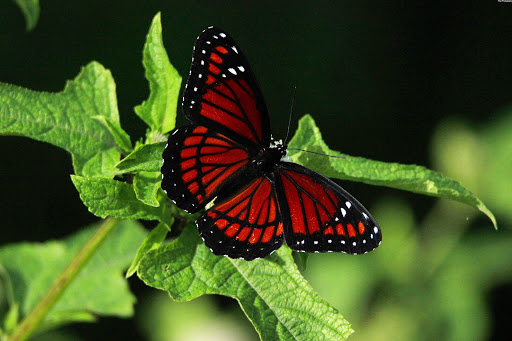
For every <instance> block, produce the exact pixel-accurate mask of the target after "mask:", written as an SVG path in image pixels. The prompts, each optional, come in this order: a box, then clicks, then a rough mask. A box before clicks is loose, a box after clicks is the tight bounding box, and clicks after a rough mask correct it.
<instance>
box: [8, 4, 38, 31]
mask: <svg viewBox="0 0 512 341" xmlns="http://www.w3.org/2000/svg"><path fill="white" fill-rule="evenodd" d="M14 2H16V3H17V4H18V6H19V8H20V9H21V11H22V12H23V15H24V16H25V21H26V22H27V31H31V30H32V29H33V28H34V27H35V26H36V24H37V20H38V19H39V0H14Z"/></svg>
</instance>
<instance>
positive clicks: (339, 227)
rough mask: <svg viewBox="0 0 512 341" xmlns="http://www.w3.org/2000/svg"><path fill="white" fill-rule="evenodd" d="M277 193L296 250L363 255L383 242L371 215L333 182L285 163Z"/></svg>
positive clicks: (278, 174)
mask: <svg viewBox="0 0 512 341" xmlns="http://www.w3.org/2000/svg"><path fill="white" fill-rule="evenodd" d="M276 190H277V195H278V199H279V205H280V207H281V215H282V218H283V223H284V226H285V239H286V243H287V244H288V246H289V247H290V248H291V249H292V250H296V251H305V252H326V251H335V252H345V253H350V254H362V253H366V252H369V251H371V250H373V249H375V248H376V247H377V246H378V245H379V244H380V243H381V240H382V234H381V231H380V228H379V226H378V225H377V223H376V222H375V220H374V219H373V217H372V216H371V215H370V213H369V212H368V211H367V210H366V208H364V206H363V205H361V204H360V203H359V202H358V201H357V200H356V199H355V198H354V197H352V196H351V195H350V194H349V193H347V192H346V191H345V190H344V189H342V188H341V187H340V186H339V185H338V184H336V183H335V182H333V181H332V180H330V179H328V178H326V177H324V176H322V175H320V174H318V173H316V172H314V171H312V170H310V169H307V168H305V167H302V166H300V165H297V164H294V163H288V162H282V163H281V164H280V165H279V166H278V170H277V171H276Z"/></svg>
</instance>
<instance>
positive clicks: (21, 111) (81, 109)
mask: <svg viewBox="0 0 512 341" xmlns="http://www.w3.org/2000/svg"><path fill="white" fill-rule="evenodd" d="M98 116H104V117H105V118H106V120H108V122H109V123H112V124H119V114H118V111H117V100H116V91H115V83H114V80H113V79H112V75H111V74H110V71H108V70H106V69H105V68H104V67H103V66H101V65H100V64H99V63H96V62H92V63H90V64H89V65H87V66H86V67H84V68H83V69H82V71H81V72H80V74H79V75H78V76H77V77H76V78H75V79H74V80H72V81H69V82H68V83H67V84H66V87H65V88H64V90H63V91H62V92H59V93H47V92H38V91H32V90H28V89H24V88H21V87H18V86H14V85H10V84H3V83H0V134H2V135H22V136H27V137H30V138H33V139H35V140H38V141H43V142H48V143H51V144H53V145H56V146H58V147H60V148H63V149H66V150H67V151H69V152H70V153H71V154H72V156H73V165H74V168H75V173H76V174H78V175H84V176H95V175H101V176H106V177H112V176H113V175H114V165H115V164H116V163H117V162H119V157H120V154H119V152H118V150H117V149H118V147H117V145H116V140H115V139H114V137H113V136H112V134H111V133H110V131H109V129H107V128H106V127H105V126H104V125H103V124H102V123H100V122H99V121H98V118H97V117H98Z"/></svg>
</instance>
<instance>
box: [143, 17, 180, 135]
mask: <svg viewBox="0 0 512 341" xmlns="http://www.w3.org/2000/svg"><path fill="white" fill-rule="evenodd" d="M142 61H143V64H144V68H145V69H146V78H147V79H148V81H149V88H150V90H151V91H150V94H149V98H148V99H147V100H146V101H144V102H143V103H142V104H141V105H138V106H136V107H135V112H136V113H137V115H139V117H140V118H141V119H142V120H143V121H144V122H146V124H147V125H148V126H149V127H150V128H151V129H152V130H155V131H159V132H161V133H167V132H169V131H170V130H172V129H174V124H175V121H176V107H177V103H178V96H179V92H180V86H181V76H180V75H179V74H178V71H176V69H175V68H174V67H173V66H172V65H171V63H170V62H169V57H167V52H166V51H165V48H164V45H163V43H162V24H161V22H160V13H158V14H157V15H156V16H155V17H154V18H153V22H152V23H151V28H150V29H149V32H148V35H147V37H146V44H145V45H144V53H143V60H142ZM150 142H156V141H150Z"/></svg>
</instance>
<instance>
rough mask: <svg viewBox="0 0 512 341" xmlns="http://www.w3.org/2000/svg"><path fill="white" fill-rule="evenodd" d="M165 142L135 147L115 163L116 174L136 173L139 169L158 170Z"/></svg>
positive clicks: (160, 165)
mask: <svg viewBox="0 0 512 341" xmlns="http://www.w3.org/2000/svg"><path fill="white" fill-rule="evenodd" d="M165 144H166V142H160V143H152V144H144V145H140V146H137V147H135V150H134V151H133V152H132V153H131V154H129V155H128V156H126V157H125V158H124V159H123V160H121V161H120V162H119V163H118V164H117V165H116V168H117V169H118V174H125V173H137V172H140V171H146V172H160V168H161V167H162V153H163V151H164V148H165Z"/></svg>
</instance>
